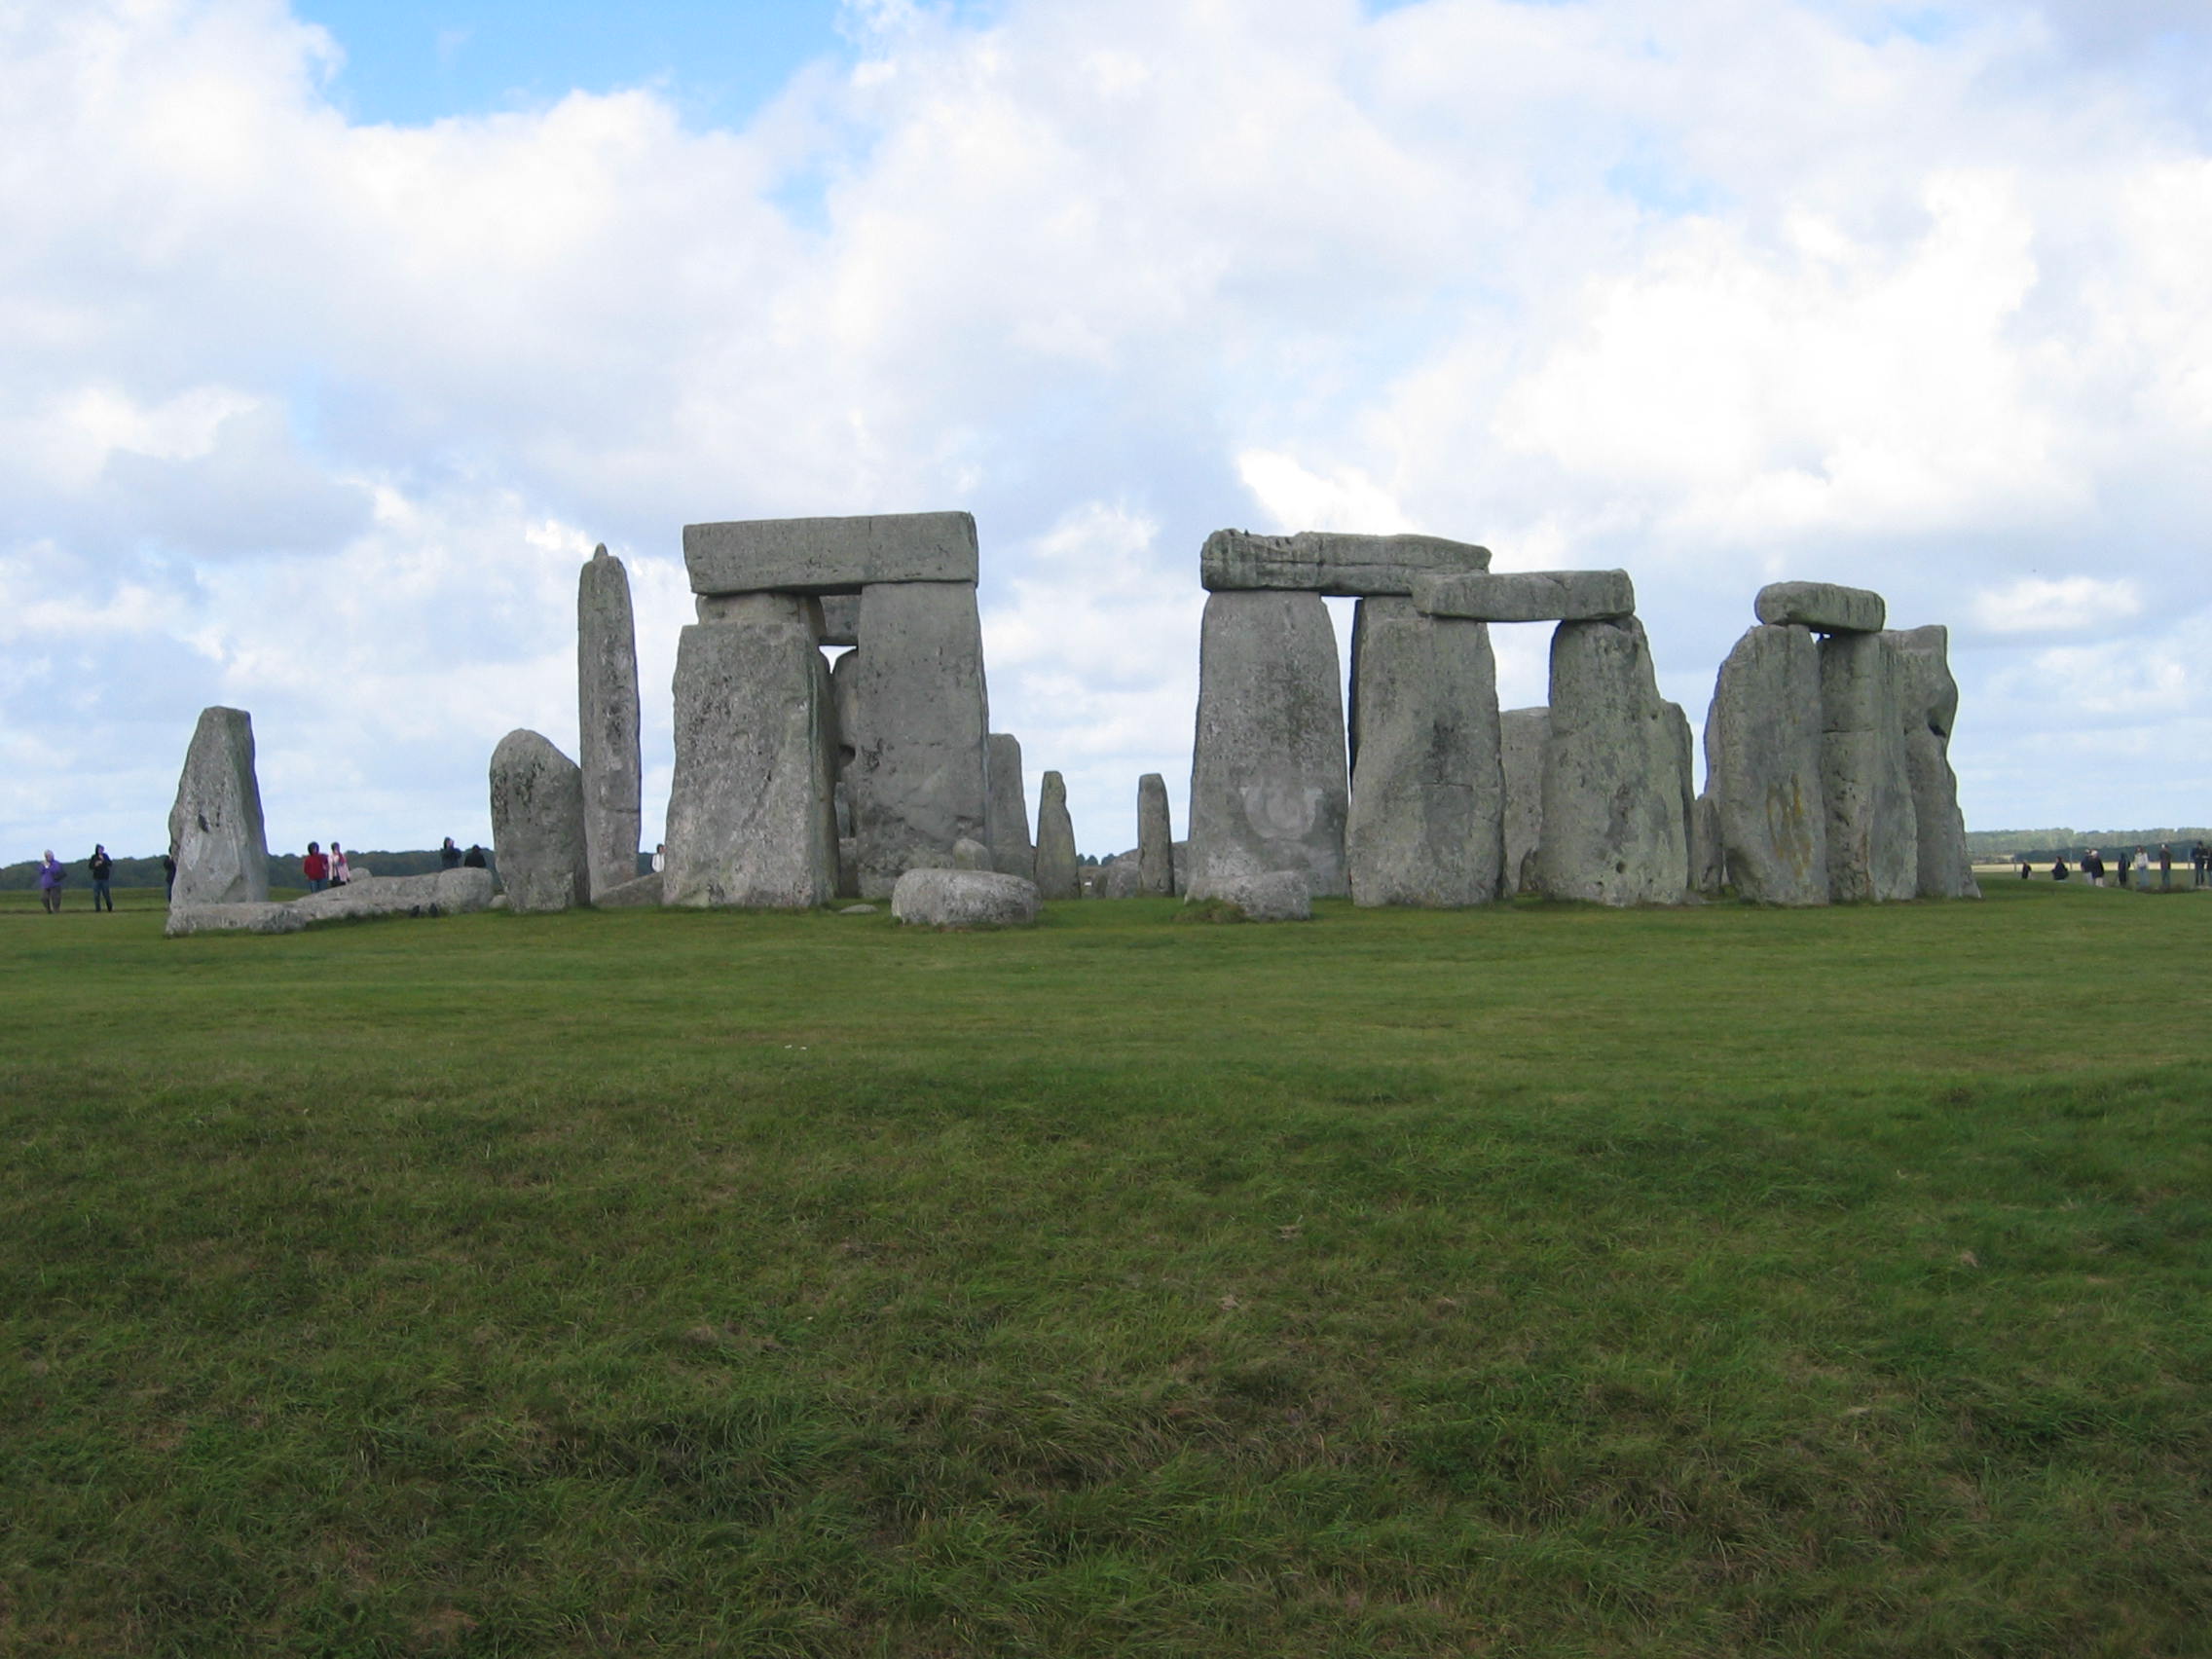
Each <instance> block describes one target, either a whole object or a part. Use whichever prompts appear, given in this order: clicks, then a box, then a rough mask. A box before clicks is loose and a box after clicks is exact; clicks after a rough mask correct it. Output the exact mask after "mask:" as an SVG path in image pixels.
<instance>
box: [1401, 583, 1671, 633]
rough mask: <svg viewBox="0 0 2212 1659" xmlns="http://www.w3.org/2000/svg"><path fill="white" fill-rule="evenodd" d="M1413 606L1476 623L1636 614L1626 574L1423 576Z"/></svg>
mask: <svg viewBox="0 0 2212 1659" xmlns="http://www.w3.org/2000/svg"><path fill="white" fill-rule="evenodd" d="M1414 608H1416V609H1417V610H1419V611H1421V612H1422V613H1423V614H1425V615H1429V616H1456V617H1464V618H1466V619H1467V620H1469V621H1473V622H1606V621H1611V620H1612V619H1614V618H1615V617H1620V616H1633V615H1635V614H1636V584H1635V583H1634V582H1632V581H1630V580H1629V575H1628V572H1627V571H1466V572H1464V573H1462V574H1459V575H1451V576H1418V577H1416V578H1415V580H1414Z"/></svg>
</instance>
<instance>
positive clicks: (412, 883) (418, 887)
mask: <svg viewBox="0 0 2212 1659" xmlns="http://www.w3.org/2000/svg"><path fill="white" fill-rule="evenodd" d="M291 907H292V908H293V909H295V910H297V911H299V912H300V914H301V915H302V916H304V917H305V918H306V919H307V921H308V922H309V923H310V924H313V923H318V922H336V921H346V920H350V919H353V918H358V917H366V916H461V915H466V914H468V913H470V912H471V911H475V910H488V909H490V908H491V907H492V872H491V871H490V870H488V869H471V868H468V867H466V866H463V867H461V868H459V869H440V870H431V871H430V872H428V873H427V874H424V875H356V876H355V877H353V879H352V880H351V881H349V882H347V883H346V884H345V885H344V886H343V887H326V888H324V889H323V890H322V891H321V892H320V893H310V894H308V895H307V896H306V897H304V898H300V899H295V900H293V901H292V904H291Z"/></svg>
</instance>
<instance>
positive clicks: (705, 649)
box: [661, 593, 837, 909]
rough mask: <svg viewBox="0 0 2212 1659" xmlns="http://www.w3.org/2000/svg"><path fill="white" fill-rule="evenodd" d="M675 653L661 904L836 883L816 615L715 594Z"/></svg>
mask: <svg viewBox="0 0 2212 1659" xmlns="http://www.w3.org/2000/svg"><path fill="white" fill-rule="evenodd" d="M715 616H716V619H715V620H714V621H712V622H702V623H700V624H698V625H696V626H693V627H689V628H686V629H684V630H683V636H682V641H681V642H680V643H679V645H678V646H677V654H676V775H675V778H674V781H673V783H672V784H671V787H670V791H669V799H668V869H667V871H666V873H665V874H664V876H663V877H662V884H661V902H662V903H667V904H686V905H694V906H710V905H732V906H742V907H745V908H753V909H804V908H807V907H809V906H811V905H815V904H821V903H827V902H828V901H829V900H830V898H831V897H832V896H833V895H834V894H835V892H836V890H837V825H836V815H835V806H834V804H833V801H832V796H831V792H832V790H833V788H834V785H835V779H836V754H837V720H836V713H835V706H834V703H833V701H832V698H831V693H830V665H829V664H828V663H827V662H825V661H824V660H823V658H822V652H821V650H820V648H819V647H818V646H817V645H816V643H815V630H814V620H813V612H811V611H810V610H809V608H808V607H807V603H806V601H805V600H803V599H801V598H799V597H797V596H795V595H792V594H777V593H751V594H743V595H731V596H724V597H722V598H721V599H719V601H718V604H717V608H716V612H715Z"/></svg>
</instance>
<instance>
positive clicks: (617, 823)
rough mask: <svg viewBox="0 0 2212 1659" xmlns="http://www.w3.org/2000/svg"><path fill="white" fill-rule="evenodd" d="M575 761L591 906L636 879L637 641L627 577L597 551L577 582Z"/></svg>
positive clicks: (614, 561) (616, 561)
mask: <svg viewBox="0 0 2212 1659" xmlns="http://www.w3.org/2000/svg"><path fill="white" fill-rule="evenodd" d="M576 732H577V739H578V741H577V746H576V747H577V756H576V761H577V764H578V766H580V767H581V768H582V771H583V775H584V860H585V864H586V866H587V867H588V869H589V870H590V873H591V894H590V897H591V899H592V900H593V902H594V903H596V902H597V901H598V899H599V896H600V894H602V893H604V892H605V891H606V890H607V889H608V888H610V887H619V886H621V885H622V884H623V883H624V882H626V881H635V880H636V879H637V876H638V829H639V797H640V775H639V768H640V759H639V752H638V641H637V624H636V622H635V620H634V618H633V616H632V613H631V608H630V574H629V572H628V571H625V570H624V569H623V568H622V561H621V560H619V559H616V558H614V557H612V556H610V555H609V554H608V551H607V549H606V548H605V547H604V546H602V547H600V548H599V549H598V550H597V551H595V552H594V553H593V554H592V556H591V558H590V559H588V560H587V561H585V563H584V567H583V570H582V571H581V572H579V574H578V575H577V577H576Z"/></svg>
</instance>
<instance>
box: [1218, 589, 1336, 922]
mask: <svg viewBox="0 0 2212 1659" xmlns="http://www.w3.org/2000/svg"><path fill="white" fill-rule="evenodd" d="M1342 687H1343V681H1342V680H1341V679H1340V678H1339V674H1338V667H1337V636H1336V633H1335V631H1334V630H1333V629H1332V628H1331V627H1330V625H1329V612H1328V608H1327V606H1326V605H1324V604H1323V603H1322V600H1321V597H1320V595H1319V594H1316V593H1293V592H1269V591H1241V592H1238V591H1232V592H1216V593H1214V594H1212V595H1211V596H1210V597H1208V599H1207V600H1206V608H1205V620H1204V623H1203V625H1202V628H1201V631H1200V634H1199V645H1198V731H1197V737H1196V741H1195V743H1194V745H1193V750H1192V756H1191V857H1190V863H1191V879H1190V894H1191V897H1193V898H1194V899H1207V898H1212V897H1213V896H1214V894H1215V891H1216V889H1217V887H1219V886H1221V885H1222V884H1225V883H1235V882H1238V881H1242V880H1245V879H1247V878H1249V877H1252V876H1255V875H1266V874H1270V873H1272V872H1274V871H1278V870H1289V871H1294V872H1296V873H1297V874H1300V875H1303V876H1304V877H1305V878H1306V880H1307V885H1308V888H1309V891H1310V892H1311V894H1312V896H1313V897H1314V898H1316V899H1341V898H1344V897H1345V896H1346V895H1347V894H1348V893H1349V892H1350V891H1351V883H1350V879H1349V876H1348V874H1347V873H1346V867H1345V818H1346V812H1347V811H1348V809H1349V804H1350V802H1349V795H1350V782H1349V778H1348V776H1347V774H1346V762H1345V711H1344V692H1343V689H1342Z"/></svg>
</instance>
